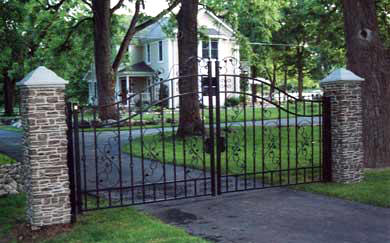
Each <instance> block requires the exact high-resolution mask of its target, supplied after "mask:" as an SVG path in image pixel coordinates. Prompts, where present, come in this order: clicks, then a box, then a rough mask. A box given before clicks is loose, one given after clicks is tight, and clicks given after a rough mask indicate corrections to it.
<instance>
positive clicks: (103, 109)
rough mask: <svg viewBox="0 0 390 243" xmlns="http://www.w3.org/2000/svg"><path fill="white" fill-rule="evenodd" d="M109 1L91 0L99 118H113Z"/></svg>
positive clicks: (113, 96)
mask: <svg viewBox="0 0 390 243" xmlns="http://www.w3.org/2000/svg"><path fill="white" fill-rule="evenodd" d="M110 2H111V1H107V0H105V1H100V0H93V1H92V6H93V11H94V49H95V67H96V80H97V86H98V102H99V118H100V119H101V120H108V119H115V118H116V111H115V108H116V106H115V105H111V104H113V103H114V102H115V77H114V73H113V70H112V68H111V13H110Z"/></svg>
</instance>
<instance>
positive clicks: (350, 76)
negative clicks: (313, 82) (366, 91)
mask: <svg viewBox="0 0 390 243" xmlns="http://www.w3.org/2000/svg"><path fill="white" fill-rule="evenodd" d="M346 81H347V82H348V81H350V82H354V81H359V82H361V81H364V78H361V77H359V76H357V75H356V74H354V73H353V72H351V71H349V70H347V69H345V68H339V69H337V70H335V71H333V72H332V73H331V74H329V76H328V77H326V78H324V79H323V80H321V81H320V85H326V84H329V83H337V82H346Z"/></svg>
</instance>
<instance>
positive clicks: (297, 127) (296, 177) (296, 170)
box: [295, 100, 299, 184]
mask: <svg viewBox="0 0 390 243" xmlns="http://www.w3.org/2000/svg"><path fill="white" fill-rule="evenodd" d="M295 112H296V114H295V184H298V142H299V139H298V129H299V126H298V100H295Z"/></svg>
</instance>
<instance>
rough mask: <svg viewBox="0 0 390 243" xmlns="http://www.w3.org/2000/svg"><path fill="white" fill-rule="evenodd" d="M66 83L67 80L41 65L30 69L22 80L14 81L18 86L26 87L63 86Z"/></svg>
mask: <svg viewBox="0 0 390 243" xmlns="http://www.w3.org/2000/svg"><path fill="white" fill-rule="evenodd" d="M66 84H68V81H66V80H64V79H62V78H60V77H59V76H58V75H57V74H56V73H55V72H53V71H51V70H50V69H47V68H46V67H43V66H40V67H38V68H36V69H35V70H33V71H31V72H30V73H28V74H27V75H26V77H24V79H23V80H21V81H19V82H17V83H16V85H18V86H27V87H65V85H66Z"/></svg>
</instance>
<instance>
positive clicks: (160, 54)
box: [158, 41, 163, 62]
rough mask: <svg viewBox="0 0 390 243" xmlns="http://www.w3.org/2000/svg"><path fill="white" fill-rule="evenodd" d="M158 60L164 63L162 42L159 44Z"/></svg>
mask: <svg viewBox="0 0 390 243" xmlns="http://www.w3.org/2000/svg"><path fill="white" fill-rule="evenodd" d="M158 60H159V61H160V62H162V61H163V42H162V41H159V42H158Z"/></svg>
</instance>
